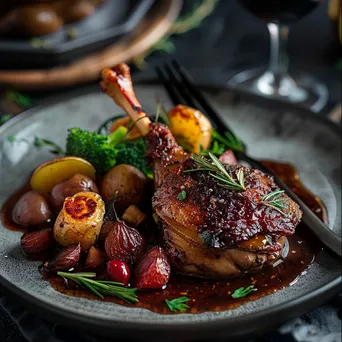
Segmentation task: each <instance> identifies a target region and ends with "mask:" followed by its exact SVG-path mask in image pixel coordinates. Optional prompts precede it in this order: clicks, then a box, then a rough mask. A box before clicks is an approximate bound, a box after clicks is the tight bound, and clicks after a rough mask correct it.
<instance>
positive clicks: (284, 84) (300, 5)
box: [228, 0, 328, 112]
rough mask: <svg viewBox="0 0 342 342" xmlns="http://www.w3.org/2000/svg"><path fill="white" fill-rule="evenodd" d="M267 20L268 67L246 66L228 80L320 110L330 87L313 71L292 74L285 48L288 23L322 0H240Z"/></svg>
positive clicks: (269, 95) (251, 10)
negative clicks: (289, 70)
mask: <svg viewBox="0 0 342 342" xmlns="http://www.w3.org/2000/svg"><path fill="white" fill-rule="evenodd" d="M238 2H239V3H240V4H241V5H242V6H243V7H244V8H245V9H247V10H248V11H250V12H252V13H253V14H254V15H255V16H257V17H258V18H260V19H262V20H263V21H265V22H266V23H267V28H268V31H269V34H270V60H269V65H268V68H267V70H266V71H265V72H264V73H263V74H261V71H260V69H254V70H245V71H243V72H240V73H238V74H236V75H235V76H233V78H232V79H231V80H230V81H229V82H228V84H230V85H233V86H236V87H240V88H241V89H244V90H246V91H249V92H253V93H256V94H258V95H261V96H264V97H272V98H277V99H280V100H284V101H288V102H292V103H298V104H300V105H302V106H304V107H307V108H310V109H311V110H312V111H314V112H319V111H320V110H322V108H323V107H324V106H325V104H326V103H327V101H328V89H327V87H326V86H325V85H323V84H320V83H319V82H318V81H317V80H315V79H314V78H313V77H312V76H310V75H305V74H303V73H301V74H297V75H296V76H291V75H290V74H289V72H288V55H287V51H286V45H287V39H288V34H289V25H291V24H292V23H293V22H296V21H297V20H299V19H300V18H302V17H303V16H305V15H306V14H308V13H309V12H311V11H312V10H313V9H314V8H315V7H316V6H317V5H318V4H320V3H321V2H322V0H238Z"/></svg>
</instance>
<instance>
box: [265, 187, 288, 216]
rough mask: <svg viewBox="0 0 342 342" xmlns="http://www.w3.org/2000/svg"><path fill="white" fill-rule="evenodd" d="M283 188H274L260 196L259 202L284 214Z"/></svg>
mask: <svg viewBox="0 0 342 342" xmlns="http://www.w3.org/2000/svg"><path fill="white" fill-rule="evenodd" d="M283 193H284V190H275V191H272V192H270V193H269V194H267V195H265V196H263V197H262V198H261V202H260V203H261V204H264V205H267V206H268V207H270V208H273V209H275V210H277V211H279V212H280V213H281V214H283V215H285V213H284V212H283V211H282V209H284V198H283V197H282V195H283Z"/></svg>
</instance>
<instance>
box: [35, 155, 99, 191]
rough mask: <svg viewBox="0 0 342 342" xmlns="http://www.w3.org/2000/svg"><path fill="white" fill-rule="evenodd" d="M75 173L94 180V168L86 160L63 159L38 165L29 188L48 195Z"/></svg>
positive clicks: (75, 158)
mask: <svg viewBox="0 0 342 342" xmlns="http://www.w3.org/2000/svg"><path fill="white" fill-rule="evenodd" d="M76 173H80V174H82V175H85V176H87V177H89V178H91V179H92V180H95V168H94V167H93V165H91V164H90V163H88V162H87V161H86V160H84V159H82V158H77V157H63V158H56V159H53V160H50V161H48V162H46V163H44V164H42V165H40V166H39V167H38V168H37V169H36V170H35V172H34V173H33V175H32V177H31V181H30V182H31V187H32V189H33V190H36V191H38V192H40V193H42V194H48V193H49V192H50V191H51V190H52V188H53V187H54V186H55V185H57V184H59V183H61V182H63V181H65V180H67V179H69V178H70V177H72V176H73V175H75V174H76Z"/></svg>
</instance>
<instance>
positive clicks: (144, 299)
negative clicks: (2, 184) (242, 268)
mask: <svg viewBox="0 0 342 342" xmlns="http://www.w3.org/2000/svg"><path fill="white" fill-rule="evenodd" d="M264 164H265V165H266V166H267V167H268V168H270V169H271V170H272V171H274V172H275V173H276V174H277V175H278V176H279V177H280V178H281V179H282V180H283V181H284V182H285V183H287V184H288V185H289V186H290V187H291V188H292V189H293V190H294V191H295V192H296V194H297V195H298V196H299V197H300V198H301V199H302V200H303V201H304V202H305V203H306V204H307V205H308V206H309V207H310V208H311V209H312V210H313V212H314V213H315V214H316V215H317V216H318V217H319V218H320V219H321V220H322V221H324V222H325V223H327V217H328V215H327V210H326V208H325V206H324V204H323V203H322V201H321V200H320V199H319V198H318V197H317V196H315V195H313V194H312V193H311V192H310V191H309V190H307V189H306V188H305V187H304V186H303V185H302V184H301V182H300V180H299V176H298V173H297V171H296V169H295V168H294V167H293V166H292V165H290V164H285V163H276V162H271V161H267V162H264ZM28 190H29V186H27V185H26V186H25V187H24V188H23V189H22V190H20V191H19V192H18V193H16V194H14V195H13V196H12V197H11V198H9V199H8V201H7V202H6V203H5V205H4V206H3V208H2V212H1V215H2V222H3V224H4V225H5V227H7V228H8V229H11V230H23V229H22V227H19V226H17V225H15V224H14V223H13V221H12V219H11V212H12V208H13V206H14V204H15V203H16V201H17V200H18V199H19V197H20V196H21V195H22V194H23V193H25V192H26V191H28ZM288 241H289V246H290V247H289V253H288V256H287V258H286V259H285V260H284V262H283V263H281V264H279V265H278V266H276V267H270V268H267V269H263V270H262V271H261V272H258V273H255V274H248V275H245V276H244V277H241V278H239V279H233V280H203V279H197V278H191V277H186V276H182V275H177V274H174V273H173V274H172V275H171V278H170V281H169V283H168V286H167V288H166V289H165V290H162V291H151V292H145V291H138V292H137V294H138V297H139V303H137V304H135V305H134V306H135V307H142V308H146V309H149V310H152V311H155V312H158V313H162V314H171V312H170V310H169V309H168V307H167V306H166V304H165V299H174V298H177V297H180V296H188V297H189V298H190V299H191V300H190V301H189V302H188V303H187V304H188V305H189V306H190V308H189V309H188V310H187V311H186V312H187V313H201V312H205V311H223V310H227V309H234V308H237V307H238V306H240V305H242V304H244V303H246V302H249V301H253V300H256V299H258V298H261V297H263V296H266V295H268V294H271V293H274V292H276V291H278V290H280V289H282V288H284V287H286V286H289V285H292V284H294V283H295V282H296V281H297V279H298V278H299V277H300V276H301V275H302V274H303V273H305V272H306V270H307V269H308V268H309V267H310V265H311V264H312V263H313V262H314V260H315V256H316V255H317V254H318V253H319V252H320V251H321V248H322V246H321V244H320V243H319V242H318V241H317V239H316V238H315V237H314V236H313V235H312V234H311V233H310V231H309V229H307V228H306V227H305V225H304V224H303V223H301V224H299V225H298V227H297V229H296V233H295V235H293V236H290V237H289V238H288ZM37 272H38V270H37ZM48 280H49V282H50V284H51V286H52V287H53V288H54V289H56V290H57V291H60V292H62V293H65V294H68V295H71V296H77V297H83V298H88V299H96V300H100V299H99V298H98V297H96V296H95V295H93V294H91V293H90V292H88V291H87V290H83V289H80V288H72V287H70V288H68V287H67V286H66V284H65V282H64V280H63V279H62V278H60V277H50V278H49V279H48ZM249 285H254V287H255V289H257V290H256V291H254V292H252V293H251V294H249V295H247V296H246V297H243V298H239V299H233V298H232V297H231V294H232V293H233V292H234V291H235V290H236V289H238V288H240V287H247V286H249ZM103 300H104V301H108V302H115V303H119V304H122V305H126V306H131V305H128V304H126V303H125V302H123V301H122V300H120V299H117V298H114V297H106V298H105V299H103Z"/></svg>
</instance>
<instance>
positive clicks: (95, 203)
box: [53, 192, 105, 251]
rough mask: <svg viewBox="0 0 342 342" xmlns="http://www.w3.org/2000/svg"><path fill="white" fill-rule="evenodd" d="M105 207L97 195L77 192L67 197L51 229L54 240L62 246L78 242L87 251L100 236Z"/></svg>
mask: <svg viewBox="0 0 342 342" xmlns="http://www.w3.org/2000/svg"><path fill="white" fill-rule="evenodd" d="M104 213H105V205H104V202H103V200H102V198H101V196H100V195H99V194H96V193H94V192H79V193H77V194H75V195H74V196H72V197H67V198H66V199H65V201H64V204H63V209H62V210H61V211H60V213H59V215H58V217H57V219H56V222H55V225H54V229H53V235H54V238H55V240H56V241H57V242H58V243H59V244H60V245H62V246H69V245H72V244H75V243H78V242H80V243H81V248H82V251H85V250H88V249H89V248H90V247H91V246H92V245H93V244H94V243H95V242H96V240H97V237H98V235H99V234H100V230H101V226H102V223H103V217H104Z"/></svg>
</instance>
